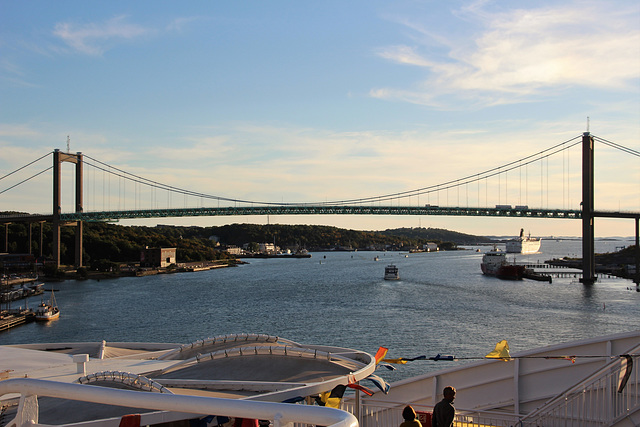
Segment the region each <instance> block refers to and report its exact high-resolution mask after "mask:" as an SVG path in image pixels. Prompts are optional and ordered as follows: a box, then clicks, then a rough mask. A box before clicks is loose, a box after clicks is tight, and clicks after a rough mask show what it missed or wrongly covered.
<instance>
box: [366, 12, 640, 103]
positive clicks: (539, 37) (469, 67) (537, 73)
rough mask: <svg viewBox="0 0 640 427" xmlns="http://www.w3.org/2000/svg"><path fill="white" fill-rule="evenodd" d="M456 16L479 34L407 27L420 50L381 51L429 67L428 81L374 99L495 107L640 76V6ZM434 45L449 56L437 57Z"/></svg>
mask: <svg viewBox="0 0 640 427" xmlns="http://www.w3.org/2000/svg"><path fill="white" fill-rule="evenodd" d="M455 14H456V16H458V17H459V18H460V19H464V20H465V21H466V22H467V23H468V24H469V26H470V27H471V28H472V29H473V28H476V31H475V36H473V37H468V38H461V37H459V36H457V35H456V34H447V35H443V34H433V32H432V31H433V30H427V29H426V25H420V24H417V23H416V20H413V21H412V22H402V24H403V25H404V26H405V27H406V28H409V29H410V30H411V32H412V34H413V35H414V37H412V38H413V43H414V44H413V45H412V46H407V45H395V46H389V47H385V48H381V49H379V51H378V52H377V53H378V55H379V56H380V57H382V58H385V59H387V60H390V61H393V62H396V63H399V64H404V65H413V66H417V67H422V68H424V69H425V73H426V77H425V80H424V81H422V82H416V83H415V84H414V86H413V87H411V88H376V89H373V90H372V91H371V93H370V94H371V96H373V97H377V98H386V99H400V100H404V101H407V102H412V103H418V104H428V105H440V106H441V107H442V106H443V105H442V104H443V103H444V104H446V101H445V100H444V99H443V98H444V97H446V96H453V97H454V98H456V101H459V100H460V98H464V99H467V100H470V101H472V102H471V105H473V104H475V105H491V104H502V103H513V102H526V101H531V100H535V99H536V97H537V96H540V95H544V94H547V93H549V91H550V90H552V89H553V90H558V89H562V88H566V87H572V86H586V87H595V88H603V87H604V88H614V89H624V88H626V87H628V86H629V83H630V82H632V81H635V80H637V78H638V75H639V74H640V59H638V56H637V55H636V54H637V53H638V48H637V47H638V46H640V28H638V25H637V22H638V19H640V18H639V16H640V8H638V7H627V8H626V9H625V8H623V7H617V6H611V5H609V4H602V3H586V4H583V3H580V4H577V3H574V4H570V5H565V6H554V7H539V8H535V9H514V10H509V11H503V12H496V13H492V12H489V11H487V10H486V4H484V3H476V4H473V5H471V6H469V7H466V8H464V9H460V10H458V11H456V13H455ZM456 27H458V26H456ZM458 28H459V27H458ZM434 44H436V45H438V46H439V47H440V48H441V49H442V48H444V49H446V51H447V54H446V57H444V58H443V57H442V56H440V57H436V56H435V54H433V46H434ZM634 49H635V51H636V52H635V53H636V54H632V53H631V51H633V50H634ZM465 105H469V104H465Z"/></svg>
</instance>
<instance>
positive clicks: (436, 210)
mask: <svg viewBox="0 0 640 427" xmlns="http://www.w3.org/2000/svg"><path fill="white" fill-rule="evenodd" d="M596 142H598V143H601V144H604V145H606V146H608V147H611V148H614V149H616V150H619V151H620V152H622V153H624V154H626V155H631V156H636V157H640V152H638V151H635V150H633V149H629V148H627V147H624V146H622V145H619V144H616V143H614V142H612V141H608V140H606V139H603V138H599V137H596V136H593V135H591V134H590V133H589V132H585V133H584V134H582V135H581V136H580V135H578V136H576V137H575V138H572V139H570V140H567V141H564V142H562V143H559V144H556V145H554V146H552V147H550V148H548V149H545V150H542V151H539V152H537V153H535V154H532V155H529V156H527V157H524V158H522V159H519V160H517V161H514V162H510V163H507V164H504V165H501V166H499V167H495V168H492V169H489V170H486V171H484V172H480V173H476V174H473V175H469V176H466V177H463V178H459V179H456V180H451V181H447V182H443V183H440V184H437V185H431V186H428V187H421V188H418V189H415V190H410V191H402V192H397V193H390V194H383V195H377V196H372V197H363V198H353V199H345V200H334V201H324V202H305V203H284V202H282V203H276V202H264V201H253V200H242V199H234V198H231V197H225V196H220V195H211V194H207V193H202V192H197V191H193V190H187V189H182V188H178V187H175V186H172V185H167V184H163V183H160V182H158V181H155V180H151V179H148V178H144V177H141V176H138V175H135V174H132V173H130V172H127V171H125V170H122V169H120V168H118V167H115V166H112V165H108V164H106V163H103V162H101V161H99V160H98V159H95V158H92V157H90V156H88V155H86V154H83V153H70V152H69V150H68V149H67V152H62V151H60V150H54V151H53V152H51V153H47V154H46V155H44V156H42V157H40V158H38V159H36V160H34V161H32V162H30V163H29V164H27V165H25V166H23V167H21V168H19V169H16V170H14V171H13V172H11V173H9V174H6V175H4V176H3V177H0V181H2V180H5V179H7V178H8V177H10V176H13V175H14V174H17V173H18V172H21V171H23V170H25V169H26V168H28V167H31V166H33V165H34V164H36V163H38V162H39V161H41V160H43V159H45V158H47V157H48V156H50V155H51V156H52V157H53V165H52V166H50V167H47V168H45V169H43V170H41V171H39V172H37V173H35V174H33V175H31V176H29V177H28V178H26V179H22V180H20V181H19V182H17V183H14V184H13V185H10V186H8V187H7V188H5V189H3V190H0V198H1V197H2V194H4V193H6V192H8V191H12V190H15V189H16V188H20V187H21V186H23V185H25V184H26V183H28V182H29V181H32V180H34V179H37V178H38V177H40V176H42V175H44V174H45V173H47V172H50V171H52V175H53V208H52V213H51V214H26V213H5V214H4V215H0V223H2V224H5V251H7V239H8V238H7V236H8V234H9V224H11V223H15V222H24V223H29V224H30V228H29V230H30V233H31V224H33V223H38V222H39V223H41V224H42V223H43V222H51V223H52V228H53V237H52V240H53V242H52V243H53V244H52V252H53V253H52V257H53V259H54V260H55V262H56V263H57V265H60V227H61V226H74V227H76V233H75V235H76V244H75V265H76V267H79V266H82V228H83V223H84V222H88V221H117V220H120V219H143V218H161V217H194V216H245V215H263V216H264V215H386V216H389V215H446V216H487V217H511V218H542V219H574V220H581V221H582V245H583V278H582V281H583V282H585V283H593V281H594V280H595V277H596V276H595V256H594V219H595V218H625V219H634V220H635V236H636V239H635V240H636V248H637V250H638V255H637V257H636V258H637V260H640V245H639V244H638V236H639V233H640V225H639V221H640V212H638V211H624V210H621V209H618V210H607V211H603V210H595V209H594V144H595V143H596ZM574 147H576V149H577V148H579V147H581V162H580V163H581V173H580V176H581V178H580V181H579V182H578V183H575V182H573V185H572V179H571V176H572V175H571V174H570V172H569V164H568V163H569V160H568V159H569V157H568V156H567V153H568V152H569V150H571V149H572V148H574ZM560 156H562V184H561V185H558V183H557V182H556V183H552V184H550V183H549V178H548V176H549V174H550V166H549V158H551V157H560ZM63 163H71V164H75V175H74V186H75V196H74V198H75V209H73V210H72V211H70V212H63V211H62V208H61V206H62V203H61V202H62V200H61V199H62V193H63V192H62V179H61V165H62V164H63ZM85 166H86V167H87V168H89V170H91V171H92V173H93V179H92V180H91V184H89V185H86V184H85V181H86V177H87V174H86V173H85ZM538 167H539V173H533V172H532V171H535V170H538ZM545 168H546V181H545ZM530 171H531V172H530ZM509 174H510V175H509ZM523 174H524V178H523ZM89 175H90V174H89ZM100 175H101V179H100ZM514 175H515V176H516V181H517V184H516V185H514V184H513V180H514ZM530 175H531V176H530ZM534 175H535V176H534ZM509 176H511V180H512V181H511V182H512V184H511V187H510V186H509V181H508V178H509ZM96 177H97V178H96ZM112 179H113V185H112ZM530 181H536V182H537V184H536V186H537V189H536V190H535V192H536V193H537V195H539V197H540V199H539V202H538V200H537V197H530V196H529V193H530V192H531V191H532V190H533V189H532V188H530V187H534V185H533V184H530ZM97 182H98V183H97ZM496 182H497V183H496ZM127 183H128V186H127ZM100 187H102V203H101V204H100V196H99V193H100V191H99V190H100ZM116 187H117V188H116ZM514 187H515V189H514ZM560 187H561V188H562V199H563V206H562V207H559V208H549V202H548V200H549V194H550V193H552V192H556V193H557V192H558V188H560ZM572 187H573V188H574V189H575V188H578V187H581V198H580V200H581V202H580V204H579V209H575V207H573V208H572V206H571V205H572V203H568V204H565V200H566V199H567V198H568V199H570V198H571V195H573V193H571V188H572ZM470 188H471V191H470ZM87 189H90V191H87ZM461 191H462V192H463V196H462V199H463V201H462V202H461V200H460V192H461ZM574 191H575V190H574ZM451 192H454V193H455V194H456V197H455V199H456V201H455V202H454V203H453V206H452V203H450V200H449V199H450V197H449V195H450V193H451ZM161 193H165V194H166V203H164V206H161V205H162V204H163V197H162V196H161V195H160V194H161ZM470 193H471V194H470ZM482 193H484V200H482V199H483V197H482V195H483V194H482ZM489 194H491V195H492V197H489ZM496 194H497V200H496V199H495V195H496ZM420 197H422V200H423V201H424V198H425V197H426V198H427V199H428V201H432V199H435V203H433V202H431V203H426V204H420V202H419V200H420ZM87 199H92V200H91V202H92V204H93V207H94V208H93V209H85V205H86V203H85V202H86V201H87ZM511 199H513V200H517V202H516V203H511V204H508V203H509V202H508V200H511ZM545 199H546V200H545ZM0 200H1V199H0ZM180 200H182V201H183V206H180V207H176V206H173V204H176V202H178V201H180ZM410 200H414V201H415V200H418V203H417V204H411V203H407V202H408V201H410ZM528 200H532V203H529V202H528ZM533 200H535V203H537V204H538V206H537V207H534V206H533V205H534V202H533ZM172 201H173V203H172ZM189 201H190V202H191V205H189ZM194 201H195V203H194ZM401 201H402V202H403V204H401V203H400V202H401ZM441 201H443V202H444V203H441ZM545 201H546V204H545ZM394 202H395V203H396V204H395V205H394ZM494 202H495V203H494ZM211 203H213V204H214V206H211V205H210V204H211ZM112 204H113V206H115V208H111V206H112ZM194 204H195V206H193V205H194ZM462 204H464V205H465V206H461V205H462ZM530 204H531V207H530V206H529V205H530ZM127 205H128V206H132V205H133V208H131V207H130V208H129V209H127V208H126V207H127ZM567 205H568V206H567ZM41 230H42V227H41ZM41 234H42V231H41ZM29 239H31V236H29ZM41 240H42V236H41ZM40 247H41V248H42V244H41V245H40ZM41 250H42V249H41ZM41 255H42V254H41ZM636 264H637V265H636V272H638V270H639V269H638V267H639V266H638V264H640V261H636Z"/></svg>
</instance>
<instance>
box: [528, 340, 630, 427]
mask: <svg viewBox="0 0 640 427" xmlns="http://www.w3.org/2000/svg"><path fill="white" fill-rule="evenodd" d="M638 351H640V345H638V346H635V347H634V348H632V349H631V350H630V351H629V352H628V354H627V355H629V356H631V357H632V358H633V359H632V360H634V361H637V360H638V358H639V356H638V354H637V352H638ZM612 359H613V360H612V361H611V362H609V363H607V364H606V365H605V366H603V367H602V368H600V369H599V370H598V371H596V372H594V373H592V374H591V375H589V376H588V377H587V378H585V379H584V380H582V381H580V382H579V383H577V384H575V385H573V386H572V387H570V388H569V389H567V390H565V391H564V392H562V393H559V394H558V395H556V396H555V397H554V398H553V399H551V400H549V401H548V402H546V403H545V404H544V405H543V406H541V407H540V408H538V409H536V410H535V411H533V412H531V413H529V414H527V415H526V416H524V417H523V418H521V419H520V425H527V423H528V422H532V421H533V422H534V424H535V422H536V421H537V420H540V419H543V418H545V417H547V416H553V414H554V411H556V410H558V409H559V408H565V409H563V411H565V412H566V410H568V409H566V408H569V407H570V405H572V404H573V401H575V400H576V399H578V400H581V399H584V396H585V395H586V393H587V392H591V391H593V392H595V393H597V392H599V391H600V390H602V389H603V388H610V387H612V383H614V382H615V381H614V380H617V379H618V378H619V375H620V371H621V365H620V360H621V359H620V356H618V357H612ZM634 365H637V362H636V363H634ZM635 368H636V375H635V379H634V380H631V381H630V382H629V384H628V386H629V387H631V386H633V387H635V388H636V390H635V391H634V392H631V393H632V394H633V395H636V396H637V392H638V387H639V386H640V385H639V384H638V379H637V378H638V374H637V369H638V368H637V366H636V367H635ZM615 394H617V393H615ZM599 397H600V398H601V399H602V398H604V396H603V395H602V396H599ZM601 404H602V405H603V404H604V402H601ZM639 404H640V401H637V402H636V407H637V405H639ZM602 405H601V406H602ZM630 409H631V408H629V407H626V405H625V408H624V410H621V411H620V413H616V412H615V411H612V412H610V413H609V416H610V417H611V418H612V419H613V418H616V417H618V416H620V415H623V414H624V413H626V412H627V411H629V410H630ZM579 415H580V414H577V415H576V416H579Z"/></svg>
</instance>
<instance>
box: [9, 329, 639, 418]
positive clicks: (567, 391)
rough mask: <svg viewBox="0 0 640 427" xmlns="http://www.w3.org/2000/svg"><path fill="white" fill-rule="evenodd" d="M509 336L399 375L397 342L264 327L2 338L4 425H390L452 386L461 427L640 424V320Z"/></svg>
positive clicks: (424, 409) (427, 406)
mask: <svg viewBox="0 0 640 427" xmlns="http://www.w3.org/2000/svg"><path fill="white" fill-rule="evenodd" d="M499 345H501V347H500V351H499V352H498V353H497V354H494V353H496V352H495V351H494V352H492V353H490V354H489V355H487V356H486V358H484V360H478V361H474V362H471V363H463V362H461V361H456V359H455V357H453V356H440V355H438V357H435V358H431V360H439V361H441V362H438V363H443V364H447V363H453V364H455V365H456V366H455V367H451V368H448V369H443V370H440V371H436V372H430V373H427V374H424V375H421V376H417V377H413V378H408V379H405V380H402V381H398V382H396V383H393V384H391V385H390V386H389V384H386V383H385V381H384V380H383V379H382V378H381V377H379V376H377V375H375V374H374V372H375V370H376V368H380V367H382V366H385V365H386V364H387V363H392V362H391V361H390V360H388V359H384V357H385V354H386V352H382V351H379V352H378V354H376V355H375V356H371V355H370V354H368V353H365V352H362V351H358V350H353V349H348V348H338V347H328V346H322V345H303V344H299V343H296V342H293V341H290V340H287V339H284V338H280V337H276V336H270V335H264V334H238V335H224V336H218V337H215V338H210V339H206V340H201V341H197V342H194V343H190V344H185V345H178V344H170V343H169V344H162V343H106V342H104V341H103V342H99V343H56V344H24V345H2V346H0V369H1V370H0V403H1V409H0V426H10V427H26V426H30V427H33V426H43V427H44V426H51V425H57V426H69V427H70V426H74V427H84V426H86V427H89V426H91V427H97V426H100V427H107V426H127V427H131V426H134V427H137V426H163V427H166V426H169V425H170V426H172V427H179V426H185V427H186V426H192V425H198V426H200V425H202V426H205V425H206V426H216V425H218V426H230V425H240V424H238V422H239V421H238V420H240V423H242V425H243V426H245V425H252V426H257V425H258V422H260V425H270V426H274V427H285V426H294V425H295V426H296V427H303V426H317V425H322V426H331V427H358V426H366V427H378V426H379V427H389V426H397V425H399V424H400V422H401V421H402V415H401V414H402V409H403V408H404V406H406V405H407V404H411V405H412V406H413V407H414V408H415V409H416V410H417V412H418V414H419V415H420V416H421V417H422V416H425V417H426V416H428V414H429V412H430V411H431V410H432V408H433V406H434V405H435V404H436V403H437V402H438V401H439V400H441V399H442V395H441V393H442V389H443V387H445V386H449V385H451V386H454V387H455V388H456V389H457V394H456V400H455V406H456V412H457V413H456V419H455V422H454V425H455V426H459V427H462V426H465V427H466V426H505V427H506V426H516V425H517V426H521V427H529V426H586V427H589V426H594V427H595V426H615V427H626V426H637V425H640V375H639V374H638V369H637V365H638V358H639V356H640V330H637V331H631V332H625V333H620V334H615V335H610V336H605V337H599V338H593V339H586V340H580V341H573V342H569V343H564V344H557V345H553V346H547V347H542V348H539V349H534V350H529V351H525V352H521V353H514V354H513V355H511V354H509V350H508V344H507V343H506V341H505V342H502V343H499ZM497 349H498V345H496V350H497ZM381 350H382V348H381ZM385 350H386V349H385ZM405 362H406V361H405ZM409 363H420V362H409ZM345 389H346V390H347V392H346V393H345ZM338 408H339V409H338ZM258 420H260V421H258Z"/></svg>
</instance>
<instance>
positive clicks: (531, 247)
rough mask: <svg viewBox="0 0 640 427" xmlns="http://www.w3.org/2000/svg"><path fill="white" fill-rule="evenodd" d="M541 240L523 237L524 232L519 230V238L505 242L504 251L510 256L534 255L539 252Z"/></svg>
mask: <svg viewBox="0 0 640 427" xmlns="http://www.w3.org/2000/svg"><path fill="white" fill-rule="evenodd" d="M541 244H542V240H541V239H538V238H536V237H531V236H525V235H524V230H522V229H521V230H520V237H517V238H515V239H511V240H507V243H506V251H507V253H510V254H535V253H536V252H538V251H539V250H540V245H541Z"/></svg>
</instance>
